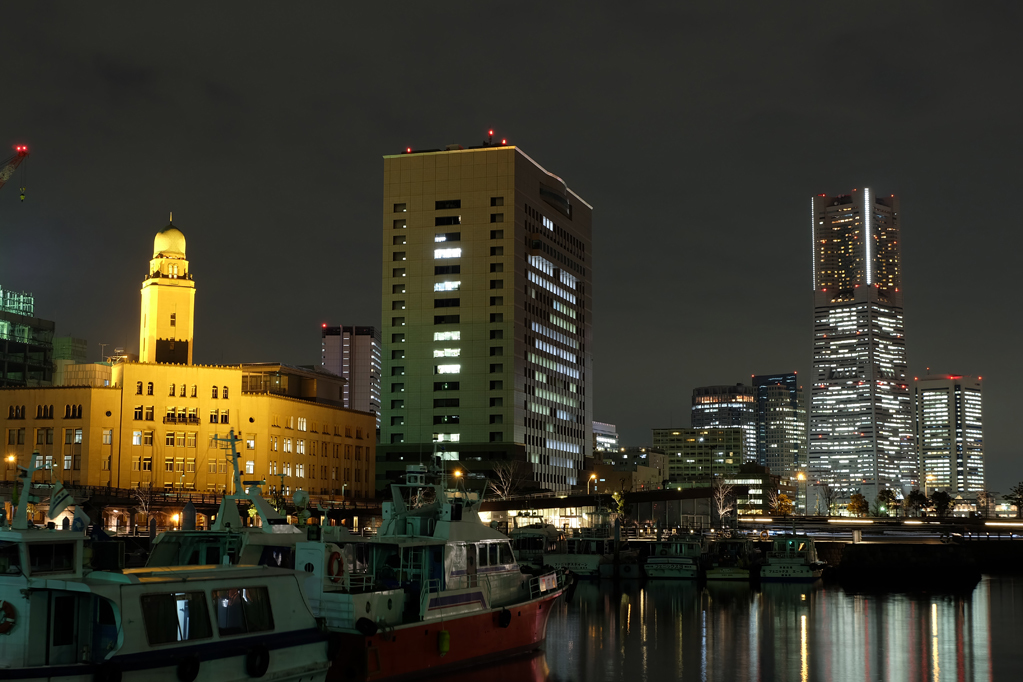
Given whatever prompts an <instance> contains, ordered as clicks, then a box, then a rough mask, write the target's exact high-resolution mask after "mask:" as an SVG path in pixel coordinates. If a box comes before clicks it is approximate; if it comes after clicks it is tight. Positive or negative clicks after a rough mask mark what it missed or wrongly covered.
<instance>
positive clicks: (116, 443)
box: [0, 226, 376, 498]
mask: <svg viewBox="0 0 1023 682" xmlns="http://www.w3.org/2000/svg"><path fill="white" fill-rule="evenodd" d="M194 296H195V288H194V281H193V280H192V278H191V275H190V273H189V271H188V261H187V260H185V238H184V236H183V235H182V234H181V232H180V231H178V230H177V228H174V227H172V226H168V227H167V228H165V229H164V230H163V231H161V232H160V233H158V234H157V236H156V240H155V244H154V257H153V260H152V262H151V266H150V273H149V275H148V276H147V278H146V281H145V283H144V284H143V287H142V310H141V320H140V322H141V332H140V344H141V346H140V354H139V358H140V360H139V361H138V362H119V363H115V364H113V366H112V367H111V368H110V377H111V378H110V385H109V386H104V387H96V386H60V387H45V388H4V389H0V419H3V420H4V421H3V429H2V434H3V438H4V441H3V447H4V451H3V455H4V458H5V460H6V469H5V476H6V478H7V480H10V479H11V478H13V476H14V462H15V461H16V462H20V463H22V464H25V463H26V462H27V461H28V457H30V456H31V453H32V452H33V451H34V450H38V451H39V457H40V458H41V462H40V465H41V466H45V467H48V468H50V472H47V471H40V472H38V473H37V474H36V480H37V481H44V480H47V479H48V478H51V477H52V479H53V480H61V481H63V482H65V483H66V484H73V485H89V486H104V487H105V486H110V487H114V488H122V489H125V488H135V487H137V486H142V487H144V488H145V487H148V486H152V487H153V488H154V489H158V490H195V491H202V492H218V493H222V492H233V490H232V488H233V483H232V475H231V473H230V461H229V456H228V453H229V449H228V444H227V443H226V442H225V441H224V440H222V439H225V438H227V437H228V434H229V433H230V432H231V431H232V430H233V431H234V433H235V435H236V437H237V438H238V439H239V442H238V445H237V447H238V452H239V454H240V461H239V464H240V466H241V467H242V479H243V480H259V479H265V480H266V482H267V487H269V486H281V487H282V489H283V491H284V493H285V494H286V495H291V494H293V493H294V492H295V491H296V490H299V489H301V490H306V491H308V492H309V493H310V494H311V495H313V496H324V497H336V498H340V496H342V495H344V496H346V497H348V498H352V497H371V496H372V495H373V492H374V489H373V482H374V478H375V461H376V452H375V444H376V417H375V415H373V414H370V413H368V412H357V411H354V410H346V409H344V408H342V407H341V404H342V402H341V401H342V396H341V389H342V386H343V380H342V379H341V378H339V377H336V376H334V375H331V374H328V373H326V372H319V371H315V370H309V369H304V368H299V367H291V366H288V365H282V364H276V363H257V364H243V365H224V366H212V365H194V364H192V363H191V360H192V340H193V334H192V330H193V326H192V313H193V306H194ZM165 358H167V359H169V360H167V361H161V360H162V359H165ZM174 358H179V359H180V360H181V361H180V362H173V361H172V359H174ZM265 489H267V488H264V490H265Z"/></svg>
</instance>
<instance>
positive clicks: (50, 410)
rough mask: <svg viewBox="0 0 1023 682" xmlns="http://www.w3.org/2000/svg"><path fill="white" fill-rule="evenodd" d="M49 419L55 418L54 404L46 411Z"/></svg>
mask: <svg viewBox="0 0 1023 682" xmlns="http://www.w3.org/2000/svg"><path fill="white" fill-rule="evenodd" d="M46 418H47V419H53V405H50V409H49V410H47V412H46Z"/></svg>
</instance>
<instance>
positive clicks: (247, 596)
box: [213, 587, 274, 637]
mask: <svg viewBox="0 0 1023 682" xmlns="http://www.w3.org/2000/svg"><path fill="white" fill-rule="evenodd" d="M213 603H214V604H215V605H216V606H215V609H216V613H217V627H218V628H219V629H220V635H221V637H223V636H225V635H243V634H246V633H249V632H263V631H266V630H273V629H274V619H273V614H272V613H271V611H270V595H269V593H268V592H267V589H266V588H265V587H246V588H239V589H230V590H214V591H213Z"/></svg>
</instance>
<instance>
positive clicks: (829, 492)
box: [820, 483, 838, 516]
mask: <svg viewBox="0 0 1023 682" xmlns="http://www.w3.org/2000/svg"><path fill="white" fill-rule="evenodd" d="M820 497H821V498H823V499H824V504H825V505H827V515H828V516H831V510H832V509H834V507H835V503H836V502H838V491H837V490H835V489H834V488H832V487H831V486H830V485H828V484H827V483H825V484H824V485H822V486H821V489H820Z"/></svg>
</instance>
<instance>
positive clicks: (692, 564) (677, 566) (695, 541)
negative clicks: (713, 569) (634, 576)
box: [643, 535, 704, 580]
mask: <svg viewBox="0 0 1023 682" xmlns="http://www.w3.org/2000/svg"><path fill="white" fill-rule="evenodd" d="M703 556H704V551H703V542H702V541H701V539H700V536H699V535H677V536H675V537H673V538H667V539H664V540H655V541H653V542H651V543H650V554H649V556H648V557H647V560H646V564H645V565H644V566H643V570H644V571H645V572H646V577H648V578H676V579H681V580H693V579H696V578H699V577H700V568H701V562H702V560H703Z"/></svg>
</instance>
